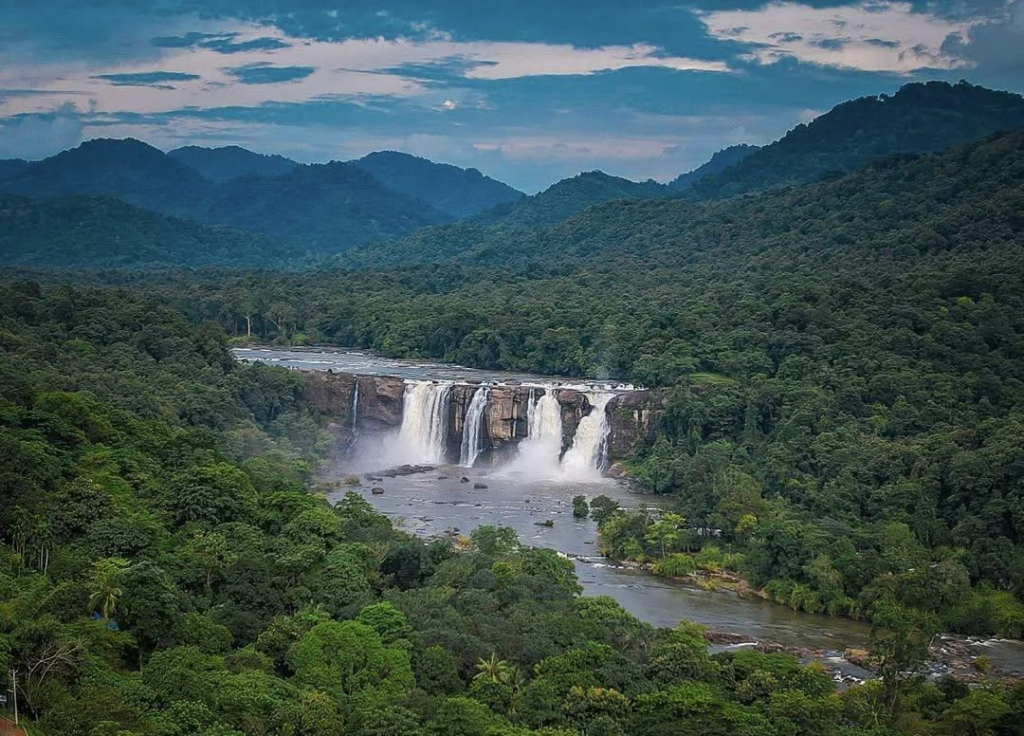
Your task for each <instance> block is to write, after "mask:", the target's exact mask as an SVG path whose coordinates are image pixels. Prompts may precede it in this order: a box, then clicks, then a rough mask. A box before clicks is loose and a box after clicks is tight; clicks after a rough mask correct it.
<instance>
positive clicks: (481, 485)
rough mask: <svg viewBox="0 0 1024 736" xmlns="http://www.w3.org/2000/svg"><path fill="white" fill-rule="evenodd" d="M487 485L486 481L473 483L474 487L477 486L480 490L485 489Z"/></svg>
mask: <svg viewBox="0 0 1024 736" xmlns="http://www.w3.org/2000/svg"><path fill="white" fill-rule="evenodd" d="M486 487H487V484H486V483H474V484H473V488H475V489H476V490H478V491H480V490H483V489H484V488H486Z"/></svg>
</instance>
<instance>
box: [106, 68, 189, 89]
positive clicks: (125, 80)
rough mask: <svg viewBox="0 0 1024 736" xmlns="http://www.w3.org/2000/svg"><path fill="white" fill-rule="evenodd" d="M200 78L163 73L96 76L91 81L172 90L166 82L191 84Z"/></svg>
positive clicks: (179, 73) (183, 73) (180, 73)
mask: <svg viewBox="0 0 1024 736" xmlns="http://www.w3.org/2000/svg"><path fill="white" fill-rule="evenodd" d="M200 78H201V77H200V76H199V75H198V74H187V73H185V72H163V71H157V72H136V73H125V74H97V75H95V76H93V79H102V80H103V81H105V82H110V83H111V84H114V85H117V86H118V87H157V88H159V89H173V87H169V86H168V82H191V81H194V80H196V79H200Z"/></svg>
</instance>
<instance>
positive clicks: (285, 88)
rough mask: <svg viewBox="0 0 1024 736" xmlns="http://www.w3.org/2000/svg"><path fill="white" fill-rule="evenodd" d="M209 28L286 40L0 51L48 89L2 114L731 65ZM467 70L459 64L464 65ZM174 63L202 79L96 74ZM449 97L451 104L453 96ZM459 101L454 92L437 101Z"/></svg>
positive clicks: (153, 107) (210, 24) (7, 78)
mask: <svg viewBox="0 0 1024 736" xmlns="http://www.w3.org/2000/svg"><path fill="white" fill-rule="evenodd" d="M196 23H197V27H196V28H194V29H193V30H201V31H203V32H206V33H219V34H227V33H232V34H235V35H233V37H232V41H233V42H234V43H235V44H237V45H241V44H244V43H245V42H246V41H250V40H254V39H257V38H260V39H267V38H273V39H276V40H279V41H281V42H282V44H281V45H282V48H276V49H266V48H264V49H251V50H248V51H240V52H236V53H233V54H230V55H225V54H221V53H219V52H218V51H217V50H216V49H214V48H203V47H201V46H199V47H190V48H164V49H162V54H163V55H162V56H161V57H160V58H158V59H146V61H145V62H144V63H135V64H132V63H117V64H106V65H104V64H96V63H89V62H85V61H77V62H52V63H42V64H25V63H17V60H16V59H13V58H5V56H6V55H5V54H4V53H3V52H0V88H32V89H37V90H40V91H43V92H45V93H46V95H45V96H44V95H37V96H26V97H20V98H7V99H6V100H0V116H3V115H12V114H16V113H31V112H45V111H47V110H51V109H53V108H54V106H55V105H59V104H61V103H64V102H72V103H74V102H78V103H84V102H85V101H90V102H91V101H95V107H96V109H97V110H98V111H100V112H116V111H125V110H130V111H135V112H145V113H160V112H168V111H172V110H177V109H181V108H186V107H196V108H207V107H223V106H255V105H259V104H261V103H264V102H268V101H273V102H281V103H295V102H306V101H309V100H314V99H317V98H318V97H349V98H359V97H417V96H423V97H424V104H425V105H426V106H433V105H436V104H437V102H436V101H435V100H436V98H435V97H432V95H431V87H430V86H429V85H427V84H425V83H423V82H421V81H419V80H418V79H416V78H415V76H414V75H413V74H412V73H411V72H408V73H407V72H403V69H406V68H409V67H424V66H427V67H429V66H431V65H439V66H440V65H444V68H446V69H451V68H453V65H454V68H455V70H456V71H454V72H453V74H456V78H455V81H456V82H457V79H458V75H460V74H461V76H462V77H464V78H466V79H474V80H499V79H513V78H517V77H530V76H541V75H586V74H594V73H597V72H602V71H608V70H616V69H626V68H630V67H660V68H666V69H673V70H678V71H706V72H727V71H728V67H727V66H726V65H725V64H724V63H723V62H719V61H701V60H694V59H688V58H683V57H674V56H664V55H662V54H661V50H660V49H658V48H657V47H654V46H650V45H646V44H636V45H632V46H606V47H600V48H588V49H584V48H577V47H574V46H569V45H559V44H546V43H526V42H522V43H508V42H491V41H468V42H460V41H454V40H452V39H451V38H450V37H447V36H445V35H444V34H434V35H431V36H429V37H427V38H426V39H425V40H412V39H407V38H398V39H384V38H360V39H347V40H344V41H340V42H332V41H313V40H308V39H300V38H294V37H289V36H287V35H286V34H284V33H283V32H281V31H279V30H273V29H268V28H267V27H266V26H260V25H255V24H249V25H243V26H240V27H239V26H238V25H237V24H229V23H227V22H225V21H204V22H200V21H198V20H197V21H196ZM251 64H270V65H273V66H277V67H289V66H295V67H311V68H313V69H314V70H315V71H314V72H313V73H312V74H310V75H309V76H307V77H305V78H303V79H300V80H292V81H288V82H282V83H276V84H260V85H246V84H242V83H240V82H239V80H238V79H236V78H235V77H234V76H232V75H231V74H230V71H229V70H230V69H231V68H234V67H242V66H246V65H251ZM460 70H461V71H460ZM156 71H170V72H176V73H179V74H183V75H196V76H197V77H198V79H195V80H191V81H188V80H184V81H175V82H173V83H170V84H165V85H161V86H159V87H157V86H151V87H145V86H132V87H128V86H114V85H111V84H109V83H108V82H106V81H104V80H102V79H98V78H97V77H99V76H100V75H104V74H141V73H148V72H150V73H151V72H156ZM449 102H452V105H449V104H448V103H449ZM441 104H442V105H443V107H444V108H445V109H454V106H457V105H458V104H459V103H458V98H454V99H453V98H451V97H449V98H447V99H446V100H445V101H444V102H442V103H441Z"/></svg>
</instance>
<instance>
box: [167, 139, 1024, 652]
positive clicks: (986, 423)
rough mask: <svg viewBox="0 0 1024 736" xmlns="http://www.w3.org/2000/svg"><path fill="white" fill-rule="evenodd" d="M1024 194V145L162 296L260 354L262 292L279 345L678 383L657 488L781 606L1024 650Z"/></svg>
mask: <svg viewBox="0 0 1024 736" xmlns="http://www.w3.org/2000/svg"><path fill="white" fill-rule="evenodd" d="M1022 182H1024V132H1014V133H1008V134H1002V135H997V136H993V137H991V138H989V139H986V140H985V141H982V142H980V143H977V144H972V145H968V146H963V147H959V148H955V149H952V150H951V151H949V152H947V153H943V154H937V155H930V156H921V157H903V158H895V159H888V160H885V161H882V162H879V163H877V164H874V165H872V166H870V167H868V168H866V169H863V170H861V171H859V172H857V173H855V174H852V175H850V176H848V177H845V178H842V179H837V180H834V181H828V182H822V183H818V184H814V185H809V186H806V187H801V188H792V189H788V190H784V191H779V192H770V193H766V194H763V195H760V196H758V197H751V198H746V199H742V200H735V201H729V202H719V203H714V204H709V205H695V204H689V203H686V202H681V201H669V200H665V201H650V202H617V203H611V204H607V205H604V206H602V207H597V208H592V209H590V210H587V211H585V212H584V213H581V214H580V215H578V216H576V217H575V218H573V219H571V220H569V221H567V222H565V223H561V224H559V225H557V226H556V227H554V228H551V229H549V230H545V231H541V232H535V233H526V234H521V235H520V236H519V237H518V238H517V237H515V236H513V235H512V234H511V233H508V234H506V235H505V236H504V237H503V238H502V239H501V240H500V242H490V241H486V240H485V241H483V242H478V241H475V240H474V239H473V238H474V237H476V236H479V235H480V231H476V230H472V229H471V228H467V230H466V233H467V235H466V241H465V242H463V243H452V242H449V241H444V240H441V239H439V240H437V241H436V243H437V244H438V245H439V246H441V245H443V246H444V247H452V246H454V247H455V249H456V250H455V252H454V253H446V254H443V256H436V260H442V261H445V260H447V261H449V263H448V264H447V265H444V264H438V265H433V266H429V267H420V268H415V269H413V268H410V269H407V270H395V271H365V272H344V271H338V272H333V273H321V274H316V275H291V276H271V275H240V276H237V277H234V278H228V279H222V280H217V281H216V282H210V281H204V282H189V281H185V282H182V281H176V280H174V279H172V280H171V281H170V282H168V285H165V286H161V285H158V284H152V286H151V288H154V289H156V290H157V291H159V292H162V293H164V294H165V298H167V299H169V300H170V301H171V302H172V303H173V304H175V305H177V306H178V307H180V308H181V309H183V310H185V311H186V312H187V313H189V314H190V315H191V318H192V319H193V320H195V321H199V320H202V319H220V320H221V323H222V324H223V326H224V327H225V329H227V330H229V331H230V330H234V331H235V332H236V334H237V332H238V330H239V329H240V323H239V322H238V321H237V318H235V317H233V316H232V306H231V305H232V304H234V303H238V300H239V299H240V298H243V295H244V297H245V298H247V299H251V300H254V302H250V303H255V304H263V305H270V304H276V305H279V306H278V307H277V308H278V310H279V311H280V305H285V306H286V307H287V308H288V314H289V320H288V321H287V322H286V323H285V325H284V327H283V329H276V328H274V327H273V326H272V325H269V324H268V323H265V322H262V323H258V327H257V329H258V332H259V334H260V335H261V337H262V338H263V339H267V340H274V339H277V340H284V341H292V340H299V341H312V342H323V341H326V342H332V343H335V344H340V345H350V346H358V347H368V348H373V349H375V350H379V351H382V352H384V353H386V354H390V355H405V356H429V357H433V358H440V359H444V360H448V361H453V362H457V363H461V364H464V365H471V366H477V367H482V368H506V369H514V370H524V371H531V372H540V373H553V374H562V375H571V376H591V377H602V376H612V377H616V378H623V379H630V380H633V381H636V382H638V383H642V384H646V385H650V386H660V387H666V388H667V389H668V399H667V403H666V404H665V406H664V407H663V413H662V423H661V428H660V432H661V436H660V438H659V439H658V441H657V442H656V443H654V444H653V445H651V446H649V447H645V448H642V449H641V452H640V455H639V458H638V460H637V461H636V462H635V465H634V467H633V472H634V474H635V476H636V477H637V478H639V479H640V480H641V481H642V482H643V483H644V484H645V485H646V486H647V487H648V488H650V489H652V490H655V491H658V492H661V493H678V494H680V495H679V498H680V501H679V504H680V512H681V513H682V515H683V517H684V518H685V519H686V520H687V522H688V524H689V525H690V527H691V528H699V527H702V526H711V527H713V528H717V529H721V530H722V534H723V536H722V541H723V543H727V544H728V545H731V546H732V547H733V548H734V549H736V550H741V551H743V552H744V553H745V554H746V563H745V568H744V569H745V571H746V573H747V574H748V575H749V576H750V578H751V580H752V581H754V582H755V583H756V584H758V585H763V586H767V587H768V589H769V590H770V591H772V592H773V595H774V596H775V597H776V598H777V599H779V600H782V601H784V602H787V603H790V604H791V605H794V606H795V607H799V608H805V609H807V610H811V611H829V612H833V613H845V614H849V615H854V616H863V615H866V612H867V610H868V609H869V608H870V605H871V601H872V600H874V599H875V597H877V596H878V595H880V594H881V593H882V592H885V591H889V592H891V593H893V595H897V596H901V597H902V599H903V600H906V601H909V602H911V603H912V605H914V606H915V607H920V608H924V609H927V610H929V611H932V612H934V613H935V614H936V615H938V616H940V617H941V618H942V619H943V621H944V622H945V623H946V625H947V626H949V627H951V628H954V629H956V630H959V631H965V632H970V633H979V634H997V633H998V634H1001V635H1007V636H1021V635H1022V634H1024V605H1022V604H1021V602H1020V598H1021V596H1022V595H1024V576H1022V574H1021V571H1022V570H1024V547H1022V543H1024V528H1022V526H1021V523H1020V518H1019V517H1020V513H1019V510H1020V509H1019V508H1018V507H1019V505H1020V503H1021V499H1020V498H1019V497H1018V496H1019V493H1018V491H1019V484H1020V482H1021V470H1020V467H1019V463H1018V452H1017V450H1016V448H1018V447H1019V445H1020V444H1021V442H1024V417H1022V416H1021V415H1020V407H1021V406H1022V405H1024V393H1022V391H1024V374H1022V372H1021V370H1022V366H1024V360H1022V358H1024V323H1022V321H1021V315H1022V314H1024V291H1022V286H1021V285H1022V284H1024V220H1021V216H1020V213H1021V212H1022V211H1024V190H1022V187H1021V184H1022ZM484 232H485V233H486V232H490V231H484ZM459 248H461V249H462V250H458V249H459ZM419 252H420V253H421V255H422V254H424V252H423V250H422V249H421V250H420V251H419ZM385 253H387V251H386V250H384V249H382V250H381V251H379V252H378V255H381V254H385ZM426 255H428V256H429V255H430V254H426ZM425 260H430V258H429V257H428V258H426V259H425ZM452 262H457V263H459V264H467V265H454V264H453V263H452ZM297 295H301V298H298V296H297ZM257 311H259V310H258V309H257ZM277 322H278V324H281V322H280V320H278V321H277ZM748 515H750V516H751V517H752V518H753V519H754V520H756V524H755V525H754V526H745V525H744V524H741V523H740V522H741V520H742V519H743V518H744V517H746V516H748ZM634 531H635V530H634ZM679 543H680V545H682V544H683V541H682V540H680V542H679ZM686 544H697V545H698V546H700V541H699V539H698V540H697V541H693V538H691V541H689V542H686ZM893 544H896V545H897V547H895V548H893V547H891V545H893ZM633 551H634V552H635V553H637V554H640V555H645V554H649V553H650V552H651V551H652V550H651V549H650V548H648V547H647V545H646V543H644V542H643V541H642V540H641V545H640V548H639V549H637V548H635V547H634V548H633ZM931 575H940V576H944V577H943V579H942V580H937V579H936V580H933V579H932V578H931V577H929V576H931ZM942 586H946V587H945V588H943V589H944V590H946V593H944V594H942V595H935V594H933V593H934V591H935V590H937V589H938V588H940V587H942ZM972 586H973V587H972ZM922 590H928V591H931V592H930V593H929V594H928V595H927V596H923V597H922V596H921V594H920V591H922ZM915 591H916V592H915ZM972 591H973V592H972Z"/></svg>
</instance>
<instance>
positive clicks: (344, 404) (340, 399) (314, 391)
mask: <svg viewBox="0 0 1024 736" xmlns="http://www.w3.org/2000/svg"><path fill="white" fill-rule="evenodd" d="M303 378H304V379H305V385H304V386H303V390H302V398H303V399H304V400H306V401H308V402H309V403H310V404H311V405H312V406H313V408H314V409H316V410H317V411H318V412H320V413H321V414H323V415H324V416H328V417H331V418H332V419H333V420H334V421H336V422H338V423H345V422H347V423H348V424H351V423H352V400H353V398H354V395H355V386H356V380H357V379H356V377H355V376H353V375H349V374H348V373H329V372H327V371H307V372H306V373H304V374H303Z"/></svg>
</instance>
